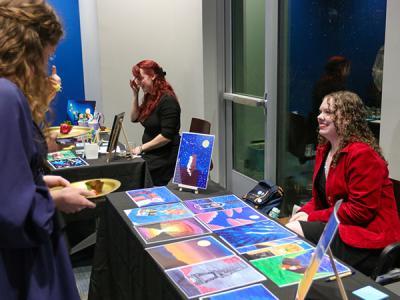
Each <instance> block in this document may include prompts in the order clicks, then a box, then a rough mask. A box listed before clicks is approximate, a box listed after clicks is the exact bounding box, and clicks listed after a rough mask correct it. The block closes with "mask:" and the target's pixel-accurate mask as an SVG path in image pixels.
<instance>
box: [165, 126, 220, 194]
mask: <svg viewBox="0 0 400 300" xmlns="http://www.w3.org/2000/svg"><path fill="white" fill-rule="evenodd" d="M213 146H214V136H213V135H208V134H200V133H191V132H183V133H182V137H181V142H180V145H179V151H178V158H177V160H176V165H175V173H174V178H173V179H172V182H173V183H176V184H180V185H184V186H189V187H193V188H201V189H206V188H207V183H208V174H209V172H210V164H211V155H212V150H213Z"/></svg>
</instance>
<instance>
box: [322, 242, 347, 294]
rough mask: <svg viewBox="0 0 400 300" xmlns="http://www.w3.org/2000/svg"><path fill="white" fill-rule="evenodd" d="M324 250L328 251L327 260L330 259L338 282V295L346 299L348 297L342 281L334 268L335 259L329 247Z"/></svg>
mask: <svg viewBox="0 0 400 300" xmlns="http://www.w3.org/2000/svg"><path fill="white" fill-rule="evenodd" d="M326 252H328V255H329V260H330V261H331V265H332V269H333V272H334V273H335V277H336V278H335V280H336V282H337V284H338V287H339V291H340V295H341V296H342V299H343V300H348V299H349V298H348V297H347V294H346V290H345V289H344V285H343V281H342V279H341V278H340V274H339V273H338V271H337V269H336V265H335V259H334V258H333V254H332V251H331V248H330V247H329V248H328V249H327V251H326Z"/></svg>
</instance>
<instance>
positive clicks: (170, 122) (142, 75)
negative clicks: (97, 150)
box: [130, 60, 181, 185]
mask: <svg viewBox="0 0 400 300" xmlns="http://www.w3.org/2000/svg"><path fill="white" fill-rule="evenodd" d="M132 74H133V80H131V81H130V86H131V88H132V91H133V99H132V110H131V121H132V122H140V123H141V124H142V125H143V127H144V133H143V137H142V145H140V146H138V147H135V148H134V149H133V150H132V152H133V154H136V155H137V154H142V157H143V158H144V160H145V161H146V162H147V166H148V168H149V170H150V174H151V177H152V179H153V183H154V185H166V184H167V183H168V182H169V181H170V180H171V178H172V176H173V175H174V168H175V162H176V157H177V155H178V149H179V140H180V136H179V129H180V126H181V122H180V116H181V108H180V106H179V102H178V99H177V97H176V95H175V92H174V90H173V88H172V87H171V85H170V84H169V83H168V82H167V81H166V80H165V75H166V73H165V72H164V70H163V69H162V68H161V67H160V66H159V65H158V64H157V63H156V62H155V61H152V60H143V61H141V62H139V63H137V64H136V65H134V66H133V68H132ZM140 88H141V89H142V91H143V93H144V96H143V99H142V101H141V104H140V105H139V100H138V98H139V97H138V96H139V89H140Z"/></svg>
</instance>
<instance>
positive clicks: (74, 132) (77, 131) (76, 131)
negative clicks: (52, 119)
mask: <svg viewBox="0 0 400 300" xmlns="http://www.w3.org/2000/svg"><path fill="white" fill-rule="evenodd" d="M90 130H91V128H90V127H83V126H73V127H72V129H71V131H70V132H69V133H67V134H62V133H61V132H60V126H54V127H49V128H47V131H48V133H50V134H51V133H53V132H57V138H58V139H66V138H72V137H77V136H81V135H85V134H87V133H88V132H89V131H90Z"/></svg>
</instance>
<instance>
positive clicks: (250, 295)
mask: <svg viewBox="0 0 400 300" xmlns="http://www.w3.org/2000/svg"><path fill="white" fill-rule="evenodd" d="M232 299H235V300H248V299H251V300H276V299H278V298H277V297H276V296H275V295H274V294H272V293H271V292H270V291H269V290H268V289H267V288H266V287H265V286H263V285H262V284H255V285H250V286H246V287H244V288H240V289H237V290H233V291H227V292H223V293H220V294H215V295H211V296H207V297H201V298H200V300H232Z"/></svg>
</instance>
